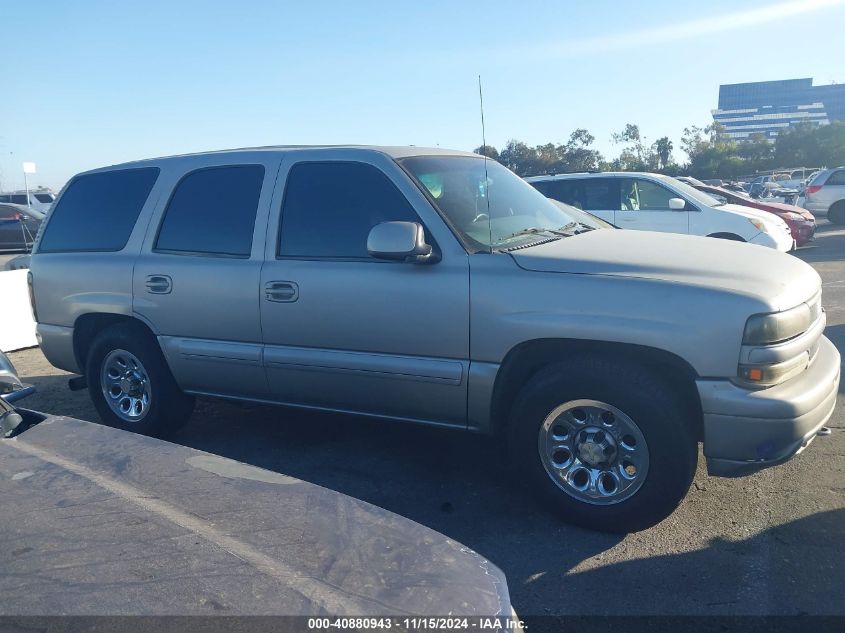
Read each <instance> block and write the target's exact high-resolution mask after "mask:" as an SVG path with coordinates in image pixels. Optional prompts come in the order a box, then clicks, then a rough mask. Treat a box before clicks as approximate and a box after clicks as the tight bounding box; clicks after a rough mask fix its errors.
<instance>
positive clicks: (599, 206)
mask: <svg viewBox="0 0 845 633" xmlns="http://www.w3.org/2000/svg"><path fill="white" fill-rule="evenodd" d="M581 185H582V186H583V190H582V194H581V203H582V205H583V206H581V208H582V209H584V210H585V211H602V210H604V211H615V210H617V209H618V208H619V182H618V181H617V180H616V179H614V178H585V179H584V180H582V181H581Z"/></svg>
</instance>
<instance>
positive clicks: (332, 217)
mask: <svg viewBox="0 0 845 633" xmlns="http://www.w3.org/2000/svg"><path fill="white" fill-rule="evenodd" d="M393 221H405V222H419V218H418V217H417V215H416V213H415V212H414V210H413V208H412V207H411V204H410V203H409V202H408V200H407V199H406V198H405V196H404V195H402V193H401V192H400V191H399V190H398V189H397V188H396V187H395V186H394V185H393V183H392V182H390V180H389V179H388V178H387V176H385V175H384V174H383V173H382V172H381V170H379V169H377V168H376V167H373V166H372V165H366V164H364V163H342V162H338V163H299V164H297V165H294V166H293V167H292V168H291V170H290V173H289V174H288V180H287V185H286V187H285V201H284V206H283V207H282V230H281V236H280V242H279V255H281V256H283V257H340V258H356V259H357V258H367V259H369V255H368V253H367V236H368V235H369V234H370V229H371V228H373V227H374V226H375V225H376V224H380V223H382V222H393Z"/></svg>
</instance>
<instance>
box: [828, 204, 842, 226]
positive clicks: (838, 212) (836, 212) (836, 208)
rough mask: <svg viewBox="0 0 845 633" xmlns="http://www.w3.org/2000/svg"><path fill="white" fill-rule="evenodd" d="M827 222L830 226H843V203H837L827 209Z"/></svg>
mask: <svg viewBox="0 0 845 633" xmlns="http://www.w3.org/2000/svg"><path fill="white" fill-rule="evenodd" d="M827 220H828V222H831V223H832V224H845V201H839V202H837V203H836V204H834V205H832V206H831V207H830V209H828V211H827Z"/></svg>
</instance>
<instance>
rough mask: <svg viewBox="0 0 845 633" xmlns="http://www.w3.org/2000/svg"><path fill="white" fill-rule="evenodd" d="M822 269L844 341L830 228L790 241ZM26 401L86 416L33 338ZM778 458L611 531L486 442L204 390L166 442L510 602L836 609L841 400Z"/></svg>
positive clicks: (832, 324) (844, 579)
mask: <svg viewBox="0 0 845 633" xmlns="http://www.w3.org/2000/svg"><path fill="white" fill-rule="evenodd" d="M797 256H798V257H800V258H802V259H804V260H805V261H807V262H809V263H811V264H812V265H813V266H814V267H815V268H816V270H818V272H819V274H820V275H821V276H822V279H823V281H824V306H825V308H826V309H827V314H828V327H827V332H826V334H827V336H828V337H830V338H831V339H832V340H833V342H834V343H835V344H836V345H837V347H838V348H839V349H840V351H842V352H845V229H841V228H838V227H834V226H832V225H829V224H827V223H825V221H824V220H822V221H821V222H820V227H819V232H818V236H817V239H816V241H815V242H814V243H813V244H811V245H810V246H808V247H805V248H802V249H801V250H799V251H798V253H797ZM10 358H11V359H12V361H13V362H14V363H15V365H16V366H17V368H18V370H19V372H20V374H21V377H22V378H23V379H25V380H26V381H28V382H33V383H35V384H36V385H37V387H38V392H37V393H36V394H35V395H34V396H32V397H31V398H29V399H28V400H26V401H25V404H26V406H27V407H29V408H33V409H38V410H42V411H46V412H49V413H54V414H63V415H70V416H74V417H78V418H82V419H85V420H97V419H98V418H97V414H96V412H95V410H94V408H93V406H92V405H91V403H90V401H89V399H88V394H87V392H84V391H83V392H71V391H69V390H68V388H67V375H66V374H64V373H63V372H60V371H58V370H56V369H55V368H53V367H51V366H50V365H49V364H48V363H47V362H46V360H45V359H44V357H43V355H42V354H41V352H40V351H39V350H38V349H29V350H23V351H20V352H15V353H12V354H10ZM829 426H830V427H831V428H832V429H833V434H832V435H831V436H830V437H827V438H819V439H817V440H816V441H815V442H814V443H813V444H812V445H811V446H810V447H809V448H808V449H807V450H806V451H805V452H804V453H802V454H801V455H799V456H798V457H796V458H795V459H793V460H792V461H790V462H788V463H787V464H784V465H782V466H778V467H775V468H772V469H769V470H766V471H763V472H761V473H758V474H756V475H753V476H751V477H746V478H741V479H717V478H710V477H708V476H707V474H706V471H705V469H704V463H703V459H700V461H699V469H698V472H697V474H696V477H695V481H694V483H693V486H692V488H691V490H690V492H689V495H688V496H687V498H686V500H685V501H684V503H683V504H682V505H681V506H680V507H679V508H678V510H677V511H676V512H675V513H674V514H673V515H672V516H671V517H669V518H668V519H667V520H666V521H664V522H663V523H661V524H660V525H658V526H656V527H654V528H652V529H650V530H646V531H643V532H640V533H636V534H629V535H627V536H613V535H607V534H600V533H595V532H589V531H586V530H582V529H579V528H575V527H571V526H568V525H566V524H564V523H561V522H560V521H559V520H558V519H556V518H555V517H554V516H553V515H552V514H551V513H549V512H547V511H546V509H544V508H543V507H541V506H540V505H538V503H537V502H535V501H534V499H533V498H532V497H530V496H529V495H526V494H525V493H524V491H523V490H521V489H520V488H519V487H518V486H517V485H516V484H514V483H513V479H514V478H513V475H512V473H510V472H509V470H508V469H507V467H506V464H505V461H504V458H503V452H502V450H501V446H500V445H499V444H498V443H497V442H495V441H494V440H491V439H489V438H483V437H477V436H472V435H469V434H462V433H458V432H451V431H442V430H436V429H430V428H422V427H415V426H410V425H404V424H400V423H390V422H383V421H372V420H368V419H364V418H357V417H351V416H342V415H330V414H318V413H311V412H302V411H298V410H295V409H288V408H275V407H266V406H258V405H251V404H250V405H242V406H241V405H236V404H231V403H227V402H221V401H216V400H210V399H203V400H200V401H199V402H198V405H197V408H196V411H195V413H194V416H193V418H192V420H191V422H190V424H188V426H187V427H186V428H185V429H184V430H182V431H181V432H180V433H179V434H178V435H176V436H175V437H174V438H172V440H173V441H175V442H177V443H180V444H184V445H186V446H190V447H194V448H198V449H201V450H205V451H209V452H211V453H216V454H219V455H224V456H226V457H230V458H233V459H237V460H240V461H243V462H246V463H248V464H253V465H256V466H260V467H263V468H268V469H270V470H274V471H277V472H280V473H284V474H286V475H291V476H294V477H298V478H300V479H303V480H306V481H309V482H312V483H315V484H319V485H321V486H325V487H327V488H331V489H333V490H337V491H339V492H343V493H345V494H348V495H352V496H354V497H358V498H360V499H363V500H366V501H369V502H371V503H374V504H376V505H378V506H381V507H383V508H386V509H388V510H391V511H393V512H396V513H399V514H401V515H404V516H406V517H409V518H411V519H413V520H415V521H418V522H420V523H422V524H424V525H426V526H429V527H431V528H433V529H435V530H438V531H440V532H442V533H443V534H446V535H447V536H449V537H452V538H454V539H456V540H458V541H460V542H462V543H464V544H466V545H468V546H470V547H472V548H473V549H475V550H476V551H478V552H479V553H481V554H482V555H483V556H485V557H486V558H488V559H490V560H491V561H492V562H494V563H495V564H496V565H498V566H499V567H500V568H501V569H502V570H503V571H504V572H505V574H506V575H507V578H508V583H509V587H510V592H511V597H512V602H513V605H514V608H515V609H516V611H517V613H519V614H520V615H548V614H556V615H557V614H560V615H653V614H661V615H806V614H812V615H845V601H843V600H842V587H843V586H845V547H843V546H842V543H843V541H845V433H843V429H845V411H843V400H842V399H840V402H839V404H838V405H837V408H836V411H835V412H834V416H833V418H832V419H831V421H830V424H829Z"/></svg>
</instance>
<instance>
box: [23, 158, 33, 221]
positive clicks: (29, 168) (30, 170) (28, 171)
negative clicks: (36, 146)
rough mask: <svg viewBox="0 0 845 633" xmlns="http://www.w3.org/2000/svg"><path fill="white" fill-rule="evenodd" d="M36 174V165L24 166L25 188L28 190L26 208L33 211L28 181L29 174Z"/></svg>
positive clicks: (25, 164)
mask: <svg viewBox="0 0 845 633" xmlns="http://www.w3.org/2000/svg"><path fill="white" fill-rule="evenodd" d="M34 173H35V163H24V164H23V187H24V189H25V190H26V207H27V209H30V210H32V204H30V202H29V181H28V180H27V178H26V176H27V174H34Z"/></svg>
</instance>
